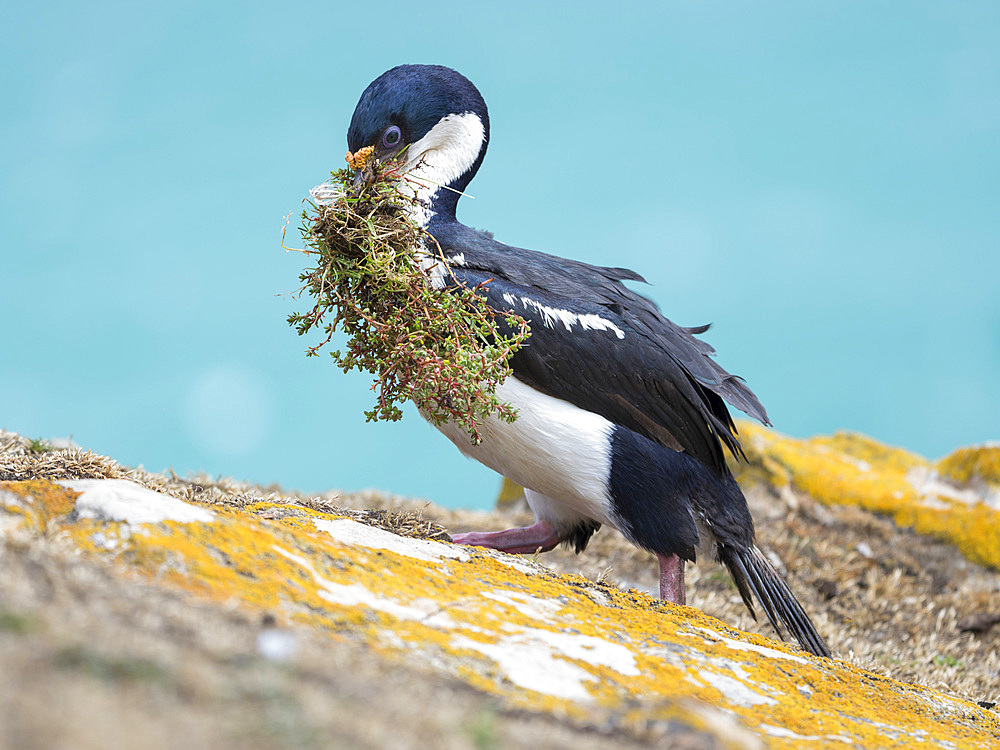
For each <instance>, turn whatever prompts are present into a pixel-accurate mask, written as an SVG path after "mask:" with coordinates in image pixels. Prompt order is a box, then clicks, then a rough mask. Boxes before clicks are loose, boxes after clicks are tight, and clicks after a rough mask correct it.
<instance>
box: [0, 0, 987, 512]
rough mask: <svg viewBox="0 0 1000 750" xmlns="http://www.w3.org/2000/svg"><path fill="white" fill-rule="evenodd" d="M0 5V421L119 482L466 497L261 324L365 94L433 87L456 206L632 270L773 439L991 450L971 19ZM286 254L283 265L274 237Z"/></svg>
mask: <svg viewBox="0 0 1000 750" xmlns="http://www.w3.org/2000/svg"><path fill="white" fill-rule="evenodd" d="M278 6H279V4H274V5H272V6H268V5H265V4H255V3H243V2H240V3H235V2H233V3H225V2H215V3H211V4H205V3H200V2H198V3H193V2H172V3H157V4H152V3H150V4H143V3H132V2H129V3H124V2H123V3H104V2H93V3H67V2H60V1H59V0H53V2H49V3H44V4H30V3H5V4H4V6H3V8H2V10H0V23H2V26H3V28H4V29H5V33H4V37H5V39H4V44H3V46H2V47H0V70H2V71H3V72H2V74H0V91H2V94H3V106H2V107H0V241H2V245H0V246H2V248H3V249H2V254H3V255H2V263H0V282H2V283H0V324H2V329H0V427H3V428H5V429H8V430H14V431H17V432H20V433H22V434H25V435H28V436H30V437H40V438H54V437H71V438H72V439H73V440H74V441H75V442H77V443H78V444H80V445H83V446H85V447H87V448H90V449H92V450H95V451H98V452H100V453H104V454H107V455H110V456H112V457H114V458H115V459H117V460H119V461H121V462H123V463H125V464H128V465H139V464H141V465H143V466H145V468H147V469H150V470H153V471H160V470H163V469H166V468H168V467H170V468H173V470H175V471H176V472H178V473H181V474H184V473H189V472H194V471H204V472H207V473H209V474H211V475H225V476H233V477H236V478H239V479H245V480H252V481H255V482H261V483H265V484H267V483H279V484H281V485H283V486H285V487H286V488H289V489H299V490H304V491H318V490H322V489H327V488H332V487H336V488H344V489H359V488H364V487H377V488H380V489H384V490H388V491H391V492H396V493H402V494H406V495H413V496H423V497H427V498H430V499H432V500H434V501H436V502H440V503H443V504H446V505H450V506H466V507H486V506H488V505H490V504H491V503H492V501H493V498H494V497H495V494H496V491H497V488H498V486H499V479H498V478H497V477H496V475H494V474H493V473H492V472H490V471H489V470H487V469H484V468H482V467H480V466H479V465H478V464H474V463H472V462H470V461H467V460H466V459H464V458H462V457H461V456H460V454H459V453H458V451H457V450H455V449H454V448H453V447H452V446H451V444H450V443H448V442H447V441H446V440H445V439H444V438H442V437H441V436H439V435H438V434H437V432H436V431H435V430H433V429H432V428H430V427H429V426H427V425H426V424H424V423H423V422H422V420H421V419H420V418H419V417H418V415H417V414H416V413H415V412H414V411H413V410H412V409H411V410H410V411H409V412H408V413H407V415H406V417H405V418H404V420H403V421H402V422H399V423H389V424H384V423H378V424H365V423H364V417H363V415H362V411H363V410H364V409H366V408H370V405H371V403H372V399H373V396H372V394H371V392H370V391H369V390H368V387H369V385H370V382H371V378H370V377H368V376H365V375H360V374H356V373H355V374H351V375H349V376H348V375H344V374H343V373H341V372H340V371H339V370H338V369H336V368H335V367H334V366H333V365H332V364H331V363H330V362H329V360H328V358H327V357H321V358H318V359H306V358H305V356H304V354H303V352H304V348H305V346H306V345H307V344H308V343H315V342H310V341H306V340H304V339H300V338H299V337H297V336H296V335H295V333H294V331H293V330H292V329H291V328H289V327H288V326H287V325H286V323H285V318H286V317H287V315H288V314H289V313H290V312H292V311H293V310H298V309H301V306H300V305H297V304H296V301H295V300H294V299H293V298H292V297H291V294H292V293H293V292H295V291H296V289H297V288H298V285H297V279H298V273H299V271H300V270H301V269H302V267H303V265H304V258H303V256H301V255H299V254H295V253H285V252H284V251H283V250H282V249H281V246H280V239H281V236H280V234H281V227H282V224H283V222H284V218H285V216H286V215H287V214H288V213H289V212H291V213H292V225H291V231H290V233H289V236H290V238H291V239H292V240H293V241H294V240H296V239H297V231H296V227H297V217H298V215H299V212H300V211H301V207H302V205H301V201H302V198H303V197H304V196H305V195H306V192H307V190H308V189H309V188H310V187H312V186H313V185H316V184H317V183H320V182H322V181H323V180H324V179H325V178H326V177H327V176H328V174H329V171H330V170H331V169H334V168H338V167H340V166H342V164H343V154H344V151H345V149H346V139H345V132H346V129H347V125H348V122H349V120H350V117H351V113H352V112H353V110H354V105H355V104H356V102H357V100H358V97H359V96H360V94H361V91H362V90H363V89H364V87H365V86H366V85H367V84H368V83H369V82H370V81H371V80H372V79H373V78H375V77H376V76H378V75H379V74H380V73H382V72H383V71H384V70H386V69H388V68H390V67H392V66H394V65H397V64H399V63H403V62H433V63H440V64H444V65H449V66H451V67H454V68H456V69H458V70H459V71H461V72H463V73H464V74H465V75H466V76H468V77H469V78H470V79H471V80H472V81H473V82H474V83H476V84H477V86H478V87H479V89H480V90H481V91H482V93H483V95H484V97H485V99H486V101H487V104H488V105H489V107H490V115H491V120H492V140H491V143H490V150H489V154H488V156H487V159H486V162H485V164H484V167H483V170H482V171H481V172H480V175H479V177H477V179H476V180H475V181H474V182H473V183H472V185H471V186H470V188H469V192H470V193H471V195H474V196H475V200H468V199H463V201H462V202H461V204H460V206H459V218H460V219H462V220H463V221H465V222H466V223H468V224H471V225H473V226H476V227H481V228H487V229H490V230H492V231H494V232H495V233H496V235H497V238H498V239H500V240H503V241H505V242H507V243H509V244H514V245H519V246H522V247H529V248H533V249H537V250H544V251H546V252H550V253H555V254H559V255H565V256H569V257H573V258H578V259H581V260H586V261H590V262H594V263H599V264H606V265H623V266H628V267H632V268H635V269H636V270H638V271H640V272H641V273H642V274H644V275H645V276H646V278H647V279H648V280H649V281H650V282H651V284H652V285H651V286H650V287H648V288H646V293H647V294H649V295H650V296H652V297H653V298H654V299H655V300H656V301H657V302H658V303H659V304H660V305H661V307H662V308H663V310H664V312H665V313H666V314H667V315H668V316H669V317H670V318H672V319H673V320H674V321H676V322H678V323H681V324H684V325H695V324H700V323H705V322H713V323H714V326H713V328H712V330H711V331H710V332H709V333H708V334H706V335H705V338H707V340H708V341H710V342H711V343H712V344H713V345H714V346H715V347H716V348H717V349H718V351H719V357H718V360H719V362H720V363H721V364H722V365H723V366H724V367H726V368H727V369H729V370H730V371H732V372H735V373H738V374H740V375H743V376H744V377H745V378H746V379H747V381H748V382H749V384H750V385H751V387H752V388H753V389H754V390H755V391H756V393H757V394H758V396H759V397H760V399H761V400H762V401H763V403H764V404H765V405H766V406H767V408H768V411H769V413H770V416H771V418H772V421H773V422H774V425H775V427H776V428H777V429H778V430H780V431H782V432H785V433H788V434H792V435H796V436H810V435H814V434H817V433H829V432H832V431H834V430H840V429H850V430H856V431H860V432H863V433H866V434H868V435H871V436H873V437H875V438H877V439H879V440H882V441H886V442H889V443H893V444H897V445H901V446H904V447H906V448H909V449H911V450H913V451H916V452H918V453H921V454H923V455H925V456H928V457H937V456H940V455H943V454H945V453H948V452H950V451H951V450H952V449H954V448H956V447H958V446H960V445H966V444H970V443H975V442H981V441H985V440H988V439H991V438H1000V393H998V383H1000V5H998V4H997V3H996V2H994V1H993V0H985V1H983V2H954V3H937V2H933V3H932V2H824V3H799V2H791V1H790V0H789V1H788V2H759V3H753V4H741V5H735V4H733V3H730V2H690V1H686V2H678V1H673V0H672V1H668V2H662V3H641V4H632V3H623V4H620V5H619V6H618V9H617V10H611V9H610V8H609V4H608V3H603V2H602V3H587V2H573V3H555V4H549V5H547V6H539V5H538V4H537V3H535V2H517V1H513V2H505V3H503V4H502V5H497V4H495V3H489V4H485V3H484V4H461V5H459V4H446V3H434V2H425V3H422V4H420V5H414V4H413V3H399V2H389V1H385V2H380V3H377V4H359V3H308V4H296V3H281V4H280V8H279V7H278ZM293 244H294V242H293Z"/></svg>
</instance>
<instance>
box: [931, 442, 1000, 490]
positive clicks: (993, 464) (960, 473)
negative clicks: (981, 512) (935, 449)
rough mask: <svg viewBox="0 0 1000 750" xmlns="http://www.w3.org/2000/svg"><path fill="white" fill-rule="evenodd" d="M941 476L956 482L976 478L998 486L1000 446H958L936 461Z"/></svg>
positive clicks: (964, 482) (967, 481) (999, 482)
mask: <svg viewBox="0 0 1000 750" xmlns="http://www.w3.org/2000/svg"><path fill="white" fill-rule="evenodd" d="M937 470H938V471H939V472H940V473H941V475H942V476H944V477H947V478H948V479H950V480H952V481H953V482H956V483H958V484H962V485H964V484H969V483H970V482H973V481H975V480H976V479H978V480H980V481H982V482H984V483H986V484H988V485H992V486H994V487H1000V446H997V445H974V446H971V447H969V448H959V449H958V450H957V451H955V452H954V453H952V454H951V455H950V456H946V457H945V458H942V459H941V460H940V461H938V463H937Z"/></svg>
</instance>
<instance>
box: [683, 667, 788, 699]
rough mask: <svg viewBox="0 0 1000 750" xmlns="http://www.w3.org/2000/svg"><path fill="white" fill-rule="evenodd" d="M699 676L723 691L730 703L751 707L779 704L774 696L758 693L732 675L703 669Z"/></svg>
mask: <svg viewBox="0 0 1000 750" xmlns="http://www.w3.org/2000/svg"><path fill="white" fill-rule="evenodd" d="M699 677H701V679H702V680H704V681H705V682H707V683H708V684H709V685H711V686H712V687H714V688H715V689H716V690H718V691H719V692H720V693H722V695H723V696H725V698H726V700H728V701H729V702H730V703H734V704H736V705H737V706H743V707H744V708H750V707H751V706H760V705H765V706H776V705H778V701H776V700H775V699H774V698H772V697H770V696H768V695H762V694H761V693H758V692H757V691H756V690H754V689H753V688H751V687H750V686H749V685H747V684H746V683H744V682H741V681H739V680H737V679H736V678H735V677H730V676H729V675H724V674H720V673H718V672H712V671H710V670H704V671H702V672H701V673H700V674H699Z"/></svg>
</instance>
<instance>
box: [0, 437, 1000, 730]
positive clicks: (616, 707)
mask: <svg viewBox="0 0 1000 750" xmlns="http://www.w3.org/2000/svg"><path fill="white" fill-rule="evenodd" d="M761 439H767V436H765V437H764V438H760V437H759V436H753V435H752V436H751V440H750V442H751V443H754V441H755V440H761ZM773 439H774V440H779V439H780V438H773ZM838 440H839V442H838ZM824 445H825V446H826V447H823V446H824ZM810 450H811V451H816V452H820V453H823V452H826V453H829V454H831V455H837V454H840V455H841V456H842V458H838V459H837V463H835V464H834V465H835V466H841V465H842V466H843V467H844V468H843V469H842V470H834V471H831V472H830V473H831V474H832V477H828V478H827V480H828V481H831V482H832V481H833V479H834V478H835V477H836V476H838V475H840V476H842V478H841V479H840V480H838V481H839V484H838V485H837V486H838V487H841V488H843V491H844V492H847V491H848V489H849V488H851V487H855V486H856V485H857V483H859V482H862V481H863V476H864V472H865V471H866V469H865V468H864V467H863V466H862V464H863V463H867V464H869V465H871V462H873V461H877V462H878V465H879V466H880V467H882V466H888V465H892V466H898V473H902V475H903V477H904V478H905V477H906V476H907V474H908V473H909V472H911V471H912V470H913V469H915V468H919V467H920V466H921V464H920V462H919V460H918V459H915V458H913V457H910V456H909V454H903V453H902V452H900V453H895V452H891V451H889V452H886V451H882V452H881V453H880V452H879V451H878V450H876V449H875V448H874V447H870V446H869V447H865V446H864V444H863V443H861V444H857V443H855V442H852V441H851V440H844V439H832V440H831V441H830V442H827V443H820V444H816V445H815V446H811V447H810ZM769 453H771V454H773V455H777V456H778V458H777V459H776V460H777V461H778V464H777V466H773V467H770V468H768V469H766V470H768V471H775V472H777V471H779V470H780V471H783V472H788V474H789V477H790V480H791V481H796V482H799V481H813V482H819V481H820V480H819V479H816V478H812V479H809V477H811V475H810V473H809V471H808V470H807V469H808V467H809V466H810V464H809V461H808V456H803V455H802V451H801V450H799V449H798V448H796V449H795V450H793V447H789V446H786V447H784V448H781V447H780V446H779V449H778V450H776V451H769ZM801 467H806V468H801ZM813 470H816V469H813ZM796 472H798V473H796ZM858 472H861V475H860V476H859V475H858ZM802 477H805V479H802ZM108 481H109V480H93V481H90V482H87V483H74V482H70V481H66V482H63V483H61V484H56V483H52V482H48V481H44V480H34V481H24V482H7V483H0V534H3V535H4V536H6V537H7V538H8V539H14V538H17V537H18V536H28V537H37V536H39V535H44V536H45V537H46V538H48V539H50V540H52V541H53V542H60V543H63V544H67V545H70V546H71V547H72V548H73V549H75V550H77V551H78V553H79V554H81V555H83V556H85V557H87V558H92V559H100V560H105V561H109V562H111V563H113V564H114V565H115V566H117V568H118V569H119V570H121V571H122V574H123V575H127V576H140V577H142V578H144V579H145V580H147V581H150V582H153V583H155V584H157V585H159V586H162V587H168V588H171V589H174V590H183V591H186V592H190V593H191V594H193V595H196V596H197V597H199V598H201V600H203V601H209V602H217V603H226V604H227V605H229V606H232V605H234V604H235V605H236V606H239V607H241V608H245V609H247V610H250V611H256V612H260V613H263V612H267V613H270V614H271V615H273V616H274V617H275V619H276V624H277V625H281V626H288V628H289V629H290V630H292V631H294V630H296V629H299V630H301V629H308V630H309V631H310V632H313V633H324V634H327V635H328V637H330V638H331V639H335V640H344V639H347V640H349V641H352V642H356V643H359V644H364V645H366V646H367V647H368V648H370V649H372V650H374V651H376V652H378V653H381V654H383V655H384V656H385V658H386V659H389V660H405V661H406V662H407V663H408V664H413V663H419V664H423V665H425V666H426V668H428V669H432V670H437V671H439V672H442V673H446V674H449V675H456V676H458V677H460V678H461V679H462V680H464V681H465V682H466V683H468V684H469V685H472V686H474V687H475V688H477V689H479V690H482V691H485V692H486V693H489V694H493V695H495V696H497V699H498V700H500V701H501V702H502V704H503V705H505V706H507V707H511V708H516V709H523V710H526V711H529V712H543V713H548V714H554V715H558V716H564V717H568V718H570V719H581V718H586V717H587V716H588V715H590V714H591V712H594V711H598V710H599V711H604V712H608V711H610V712H611V714H612V715H613V716H615V717H616V720H617V721H618V722H620V724H621V725H625V726H627V725H634V724H639V723H647V724H648V723H649V722H656V721H662V722H680V723H682V724H683V725H685V726H694V727H698V728H700V730H701V731H703V732H705V733H707V734H708V735H710V736H715V737H717V740H718V742H717V746H719V747H722V746H740V747H754V746H756V747H765V746H766V747H778V748H780V747H787V748H799V747H803V746H809V745H815V746H817V747H820V746H827V745H829V746H840V745H847V746H856V747H907V748H911V747H928V748H931V747H933V748H940V747H951V748H959V747H963V748H964V747H983V748H986V747H994V746H996V744H997V743H998V742H1000V721H998V718H997V716H996V715H995V714H994V713H993V712H991V711H988V710H985V709H983V708H980V707H978V706H976V705H975V704H973V703H969V702H967V701H963V700H959V699H956V698H952V697H948V696H946V695H944V694H941V693H938V692H936V691H934V690H931V689H928V688H924V687H919V686H915V685H907V684H903V683H899V682H896V681H893V680H889V679H886V678H883V677H879V676H876V675H874V674H871V673H869V672H865V671H863V670H860V669H858V668H856V667H854V666H851V665H849V664H847V663H845V662H842V661H837V660H825V659H819V658H814V657H811V656H809V655H807V654H805V653H803V652H801V651H798V650H797V649H795V648H793V647H790V646H788V645H786V644H782V643H778V642H775V641H771V640H769V639H767V638H764V637H762V636H757V635H750V634H746V633H742V632H739V631H737V630H734V629H732V628H729V627H727V626H725V625H724V624H722V623H721V622H719V621H717V620H715V619H713V618H711V617H708V616H706V615H704V614H702V613H701V612H699V611H698V610H695V609H692V608H686V607H678V606H674V605H671V604H667V603H663V602H660V601H657V600H653V599H650V598H649V597H648V596H646V595H644V594H640V593H637V592H635V591H621V590H618V589H615V588H613V587H608V586H601V585H598V584H595V583H593V582H591V581H588V580H586V579H583V578H579V577H574V576H560V575H556V574H554V573H552V572H550V571H548V570H546V569H545V568H542V567H540V566H538V565H535V564H534V563H533V562H531V561H530V560H526V559H524V558H519V557H513V556H508V555H502V554H499V553H494V552H491V551H486V550H480V549H470V548H464V547H457V546H455V545H452V544H449V543H446V542H442V541H433V540H428V539H415V538H406V537H403V536H399V535H397V534H394V533H391V532H389V531H386V530H384V529H379V528H375V527H373V526H370V525H367V524H363V523H359V522H358V521H356V520H353V519H351V518H345V517H340V516H338V515H337V514H336V513H329V512H324V511H322V510H317V509H316V508H311V507H305V506H296V505H289V504H287V503H277V502H271V501H268V500H256V501H253V502H249V503H247V504H245V505H243V507H241V508H232V507H224V506H214V507H211V508H208V507H206V506H204V505H196V504H189V503H183V502H181V501H180V500H179V499H177V498H171V497H168V496H166V495H163V494H161V493H156V492H152V491H150V490H149V489H148V488H144V487H141V486H140V485H138V484H134V483H130V482H127V481H125V480H122V479H115V480H110V481H113V482H114V484H113V485H109V484H107V482H108ZM896 491H897V488H895V487H894V486H892V487H890V488H887V489H885V490H884V493H886V494H887V495H888V496H889V497H892V496H893V493H894V492H896ZM914 492H916V490H914ZM279 641H280V637H279ZM261 648H262V651H263V650H267V651H268V652H269V653H273V654H274V655H275V658H284V657H283V656H282V654H287V653H289V652H290V651H289V649H293V648H294V644H291V643H290V642H288V641H282V642H276V643H268V644H264V645H263V646H262V647H261ZM723 727H725V728H723Z"/></svg>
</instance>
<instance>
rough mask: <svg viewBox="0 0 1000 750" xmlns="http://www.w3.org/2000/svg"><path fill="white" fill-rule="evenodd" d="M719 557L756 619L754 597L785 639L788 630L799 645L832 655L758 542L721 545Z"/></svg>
mask: <svg viewBox="0 0 1000 750" xmlns="http://www.w3.org/2000/svg"><path fill="white" fill-rule="evenodd" d="M718 550H719V559H720V560H721V561H722V562H723V564H725V566H726V567H727V568H728V569H729V572H730V573H731V574H732V576H733V580H734V581H735V582H736V588H737V589H738V590H739V592H740V596H741V597H742V598H743V603H744V604H746V605H747V609H749V610H750V614H751V615H753V616H754V619H756V618H757V615H756V613H755V612H754V609H753V597H756V598H757V601H759V602H760V605H761V607H763V608H764V612H765V614H767V619H768V620H770V621H771V624H772V625H773V626H774V629H775V630H777V631H778V635H780V636H781V637H782V639H784V637H785V633H784V631H785V630H787V631H788V632H789V633H790V634H791V635H792V636H793V637H794V638H795V640H797V641H798V642H799V645H800V646H801V647H802V648H803V649H805V650H806V651H809V652H810V653H813V654H816V655H817V656H827V657H829V656H830V649H829V648H827V645H826V643H824V642H823V639H822V638H821V637H820V635H819V633H817V632H816V626H815V625H813V624H812V620H810V619H809V615H807V614H806V613H805V610H803V609H802V605H801V604H799V602H798V600H797V599H796V598H795V595H794V594H792V592H791V589H789V588H788V584H786V583H785V581H784V579H783V578H782V577H781V574H780V573H779V572H778V571H777V570H775V569H774V566H773V565H771V563H770V561H769V560H768V559H767V558H766V557H764V554H763V553H762V552H761V551H760V550H759V549H758V548H757V546H756V545H751V546H750V547H746V548H743V549H734V548H733V547H730V546H727V545H723V544H720V545H719V546H718Z"/></svg>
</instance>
